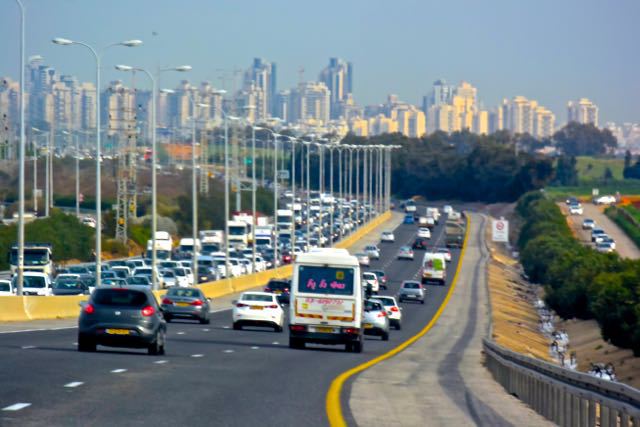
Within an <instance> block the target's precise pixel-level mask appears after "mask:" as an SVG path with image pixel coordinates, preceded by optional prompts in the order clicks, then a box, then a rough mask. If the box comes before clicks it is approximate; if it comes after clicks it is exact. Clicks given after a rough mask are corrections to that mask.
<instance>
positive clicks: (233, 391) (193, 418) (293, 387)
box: [0, 222, 459, 426]
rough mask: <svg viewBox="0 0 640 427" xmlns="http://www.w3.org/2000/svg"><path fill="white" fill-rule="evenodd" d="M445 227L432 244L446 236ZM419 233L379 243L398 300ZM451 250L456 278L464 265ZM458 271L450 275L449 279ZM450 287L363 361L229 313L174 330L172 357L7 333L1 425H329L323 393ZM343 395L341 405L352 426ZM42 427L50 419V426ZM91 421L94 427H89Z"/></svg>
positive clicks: (435, 290) (417, 321)
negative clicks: (242, 322)
mask: <svg viewBox="0 0 640 427" xmlns="http://www.w3.org/2000/svg"><path fill="white" fill-rule="evenodd" d="M443 228H444V227H443V225H442V222H441V225H439V226H438V227H437V228H436V229H435V232H434V233H433V238H432V241H434V242H436V241H438V240H440V239H443ZM416 230H417V227H416V226H415V225H400V226H399V227H398V228H397V229H396V242H395V243H393V244H384V245H381V248H382V257H381V259H380V260H379V261H373V262H372V265H371V268H374V267H382V268H384V269H385V270H386V272H387V276H388V277H389V279H390V284H389V290H388V291H383V292H382V293H383V294H392V295H393V294H395V293H396V292H397V290H398V287H399V284H400V283H401V281H402V280H405V279H411V278H414V277H415V276H416V274H417V272H418V269H419V267H420V259H421V252H417V254H416V255H417V256H416V259H415V260H414V261H399V260H396V253H397V250H398V248H399V247H400V246H401V245H403V244H407V243H410V242H412V240H413V237H414V236H415V233H416ZM458 258H459V251H457V250H456V251H453V261H452V263H451V265H450V269H451V271H453V270H454V269H455V266H456V264H457V262H458ZM452 277H453V274H450V275H449V281H450V280H451V278H452ZM449 286H450V283H448V284H447V286H445V287H438V286H430V287H429V289H428V295H429V298H428V301H427V303H426V304H425V305H418V304H414V305H412V304H403V307H404V312H403V316H404V319H403V329H402V330H401V331H395V330H393V331H392V332H391V336H390V340H389V341H388V342H382V341H381V340H380V338H378V337H367V339H366V341H365V348H364V353H363V354H351V353H346V352H344V350H343V349H342V348H341V347H322V346H311V348H309V347H308V348H307V349H306V350H291V349H289V348H288V334H287V332H286V331H285V332H284V333H274V332H271V331H270V330H266V329H264V330H261V329H254V330H244V331H234V330H232V329H231V311H230V310H223V311H219V312H216V313H214V314H213V315H212V321H211V325H205V326H203V325H199V324H195V323H189V322H184V323H177V322H175V323H171V324H169V328H168V343H167V355H166V356H160V357H150V356H148V355H146V353H145V352H142V351H136V350H131V351H129V350H119V349H109V348H103V347H101V348H100V351H99V352H98V353H95V354H87V353H79V352H77V351H76V345H75V343H76V330H75V328H70V329H62V330H50V331H35V332H25V333H13V334H4V335H3V336H2V340H1V344H0V357H1V358H2V360H3V363H2V367H1V368H0V383H2V384H4V385H7V384H10V386H9V387H6V386H4V387H2V389H1V390H0V408H6V407H10V406H11V405H15V404H17V403H29V404H30V405H29V406H26V407H24V408H23V409H20V410H17V411H0V425H3V426H4V425H8V426H11V425H16V426H17V425H20V426H24V425H42V424H45V423H46V424H54V425H61V424H62V425H69V424H77V423H78V421H79V420H82V421H83V424H86V423H91V424H93V425H97V426H101V425H105V426H106V425H125V424H126V425H132V424H142V423H144V424H151V423H153V424H155V425H176V424H183V425H205V424H211V423H212V422H215V423H216V424H218V425H229V426H236V425H237V426H246V425H250V424H256V423H257V424H260V425H273V426H276V425H278V426H282V425H300V424H305V425H318V426H324V425H327V418H326V414H325V395H326V392H327V390H328V388H329V385H330V383H331V381H332V380H333V379H334V378H335V377H336V376H337V375H339V374H340V373H342V372H343V371H345V370H347V369H349V368H352V367H354V366H356V365H359V364H360V363H362V362H364V361H366V360H369V359H371V358H374V357H375V356H377V355H380V354H382V353H383V352H386V351H387V350H389V349H391V348H393V347H394V346H396V345H398V344H399V343H401V342H402V341H404V340H406V339H407V338H409V337H410V336H412V335H414V334H415V333H417V332H418V331H419V330H420V329H421V328H422V327H424V325H425V324H426V323H428V321H429V320H430V319H431V317H432V316H433V314H434V313H435V311H436V310H437V309H438V307H439V306H440V304H441V302H442V301H443V299H444V297H445V294H446V291H447V289H448V287H449ZM348 398H349V387H348V386H347V388H346V389H345V390H344V391H343V394H342V399H343V408H345V411H346V413H345V416H346V418H347V422H348V423H349V424H355V422H354V420H353V418H352V416H351V414H350V413H349V411H348V408H347V406H348V405H346V403H347V402H348ZM45 420H46V422H45ZM90 420H91V421H92V422H90Z"/></svg>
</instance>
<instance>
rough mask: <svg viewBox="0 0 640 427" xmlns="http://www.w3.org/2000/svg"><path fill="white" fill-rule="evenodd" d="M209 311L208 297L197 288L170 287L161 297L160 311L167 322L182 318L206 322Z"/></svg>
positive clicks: (208, 320)
mask: <svg viewBox="0 0 640 427" xmlns="http://www.w3.org/2000/svg"><path fill="white" fill-rule="evenodd" d="M209 311H210V306H209V299H208V298H207V297H205V296H204V294H203V293H202V291H201V290H200V289H198V288H172V289H169V292H167V293H166V294H165V295H164V297H163V298H162V312H163V314H164V319H165V320H166V321H167V322H170V321H171V320H172V319H174V318H183V319H196V320H199V321H200V323H202V324H208V323H209V322H210V319H209V316H210V314H209Z"/></svg>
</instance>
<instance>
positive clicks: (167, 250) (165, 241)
mask: <svg viewBox="0 0 640 427" xmlns="http://www.w3.org/2000/svg"><path fill="white" fill-rule="evenodd" d="M172 249H173V241H172V240H171V235H170V234H169V232H167V231H156V255H157V257H158V259H171V250H172ZM152 256H153V239H149V240H147V258H151V257H152Z"/></svg>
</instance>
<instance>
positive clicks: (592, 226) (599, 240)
mask: <svg viewBox="0 0 640 427" xmlns="http://www.w3.org/2000/svg"><path fill="white" fill-rule="evenodd" d="M582 229H583V230H590V231H591V242H592V243H593V244H594V248H595V250H596V251H598V252H602V253H610V252H614V251H615V250H616V241H615V240H614V239H613V238H612V237H611V236H609V235H608V234H607V233H606V232H605V231H604V229H602V228H601V227H599V226H598V225H597V224H596V222H595V221H594V220H592V219H590V218H585V219H584V220H583V221H582Z"/></svg>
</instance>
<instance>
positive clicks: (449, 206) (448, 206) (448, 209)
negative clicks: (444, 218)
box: [442, 205, 453, 215]
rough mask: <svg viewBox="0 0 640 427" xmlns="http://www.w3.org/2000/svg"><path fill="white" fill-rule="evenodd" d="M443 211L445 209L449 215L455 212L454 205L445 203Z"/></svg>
mask: <svg viewBox="0 0 640 427" xmlns="http://www.w3.org/2000/svg"><path fill="white" fill-rule="evenodd" d="M442 211H443V212H444V213H446V214H447V215H449V214H450V213H451V212H453V206H451V205H444V206H443V207H442Z"/></svg>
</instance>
